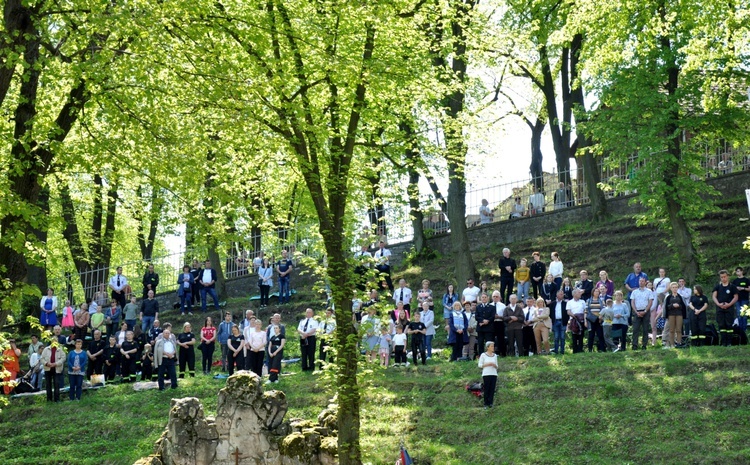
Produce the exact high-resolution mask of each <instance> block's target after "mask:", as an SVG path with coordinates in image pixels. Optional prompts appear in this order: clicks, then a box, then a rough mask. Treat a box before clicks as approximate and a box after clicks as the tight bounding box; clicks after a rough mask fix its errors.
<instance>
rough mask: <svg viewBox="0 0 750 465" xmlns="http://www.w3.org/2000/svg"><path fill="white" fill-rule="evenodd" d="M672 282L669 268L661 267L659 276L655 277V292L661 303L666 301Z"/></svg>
mask: <svg viewBox="0 0 750 465" xmlns="http://www.w3.org/2000/svg"><path fill="white" fill-rule="evenodd" d="M671 283H672V281H671V280H670V279H669V278H668V277H667V270H666V269H665V268H659V277H658V278H656V279H654V292H656V297H657V299H658V302H659V303H660V304H661V303H663V302H664V299H665V298H666V297H667V294H669V285H670V284H671ZM686 304H687V302H686Z"/></svg>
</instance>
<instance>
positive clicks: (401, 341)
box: [393, 325, 416, 367]
mask: <svg viewBox="0 0 750 465" xmlns="http://www.w3.org/2000/svg"><path fill="white" fill-rule="evenodd" d="M393 351H394V352H395V354H396V363H395V364H394V366H397V367H398V366H406V334H404V327H403V326H401V325H396V334H394V335H393ZM415 359H416V357H415ZM414 363H416V361H415V362H414Z"/></svg>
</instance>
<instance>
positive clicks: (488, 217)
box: [479, 199, 495, 224]
mask: <svg viewBox="0 0 750 465" xmlns="http://www.w3.org/2000/svg"><path fill="white" fill-rule="evenodd" d="M494 218H495V214H494V213H492V210H491V209H490V203H489V202H488V201H487V199H482V206H481V207H479V224H490V223H492V220H493V219H494Z"/></svg>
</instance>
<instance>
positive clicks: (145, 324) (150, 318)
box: [140, 291, 159, 344]
mask: <svg viewBox="0 0 750 465" xmlns="http://www.w3.org/2000/svg"><path fill="white" fill-rule="evenodd" d="M140 316H141V331H143V332H144V333H147V332H149V331H151V327H152V326H153V325H154V323H155V322H156V320H158V319H159V301H158V300H156V299H154V291H149V293H148V298H147V299H145V300H144V301H143V302H141V315H140ZM152 344H153V343H152Z"/></svg>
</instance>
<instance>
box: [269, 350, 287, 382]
mask: <svg viewBox="0 0 750 465" xmlns="http://www.w3.org/2000/svg"><path fill="white" fill-rule="evenodd" d="M276 349H277V347H271V350H272V351H275V350H276ZM283 358H284V351H283V350H280V351H279V353H278V354H276V355H274V356H273V357H271V354H270V353H269V360H268V374H269V380H271V382H273V381H277V380H278V379H279V373H281V360H282V359H283Z"/></svg>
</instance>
